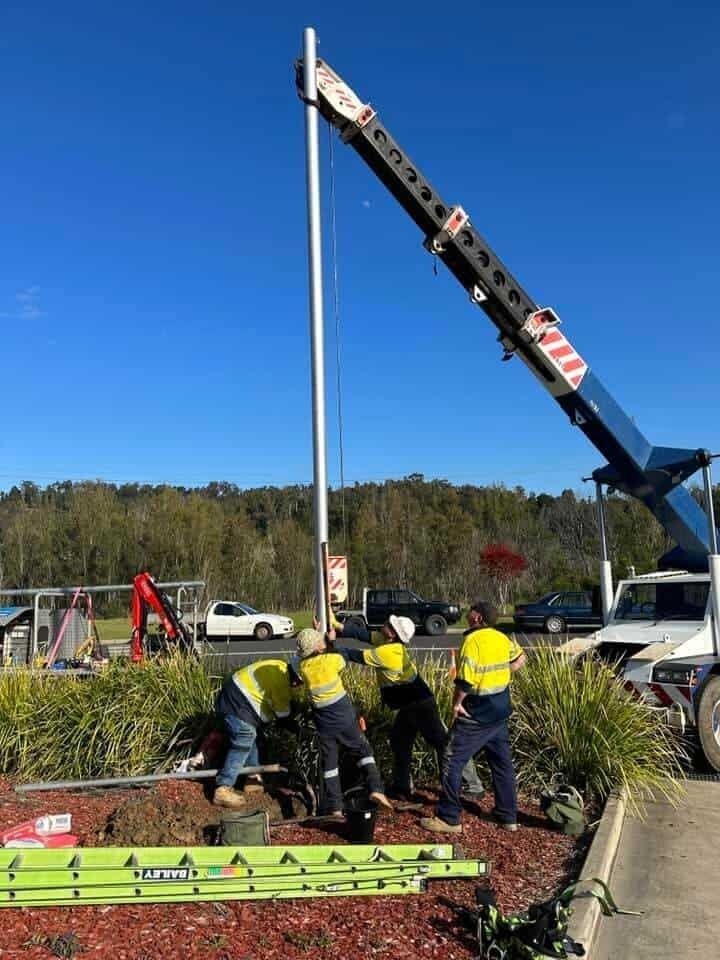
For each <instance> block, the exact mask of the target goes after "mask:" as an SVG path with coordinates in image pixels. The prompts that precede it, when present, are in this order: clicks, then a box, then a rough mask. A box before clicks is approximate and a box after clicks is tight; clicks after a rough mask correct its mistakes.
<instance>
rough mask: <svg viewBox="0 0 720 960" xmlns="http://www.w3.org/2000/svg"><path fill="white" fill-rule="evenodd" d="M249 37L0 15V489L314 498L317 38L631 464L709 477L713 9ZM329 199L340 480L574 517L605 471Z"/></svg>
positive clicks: (308, 16) (421, 22) (523, 9)
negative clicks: (637, 454)
mask: <svg viewBox="0 0 720 960" xmlns="http://www.w3.org/2000/svg"><path fill="white" fill-rule="evenodd" d="M246 6H250V5H245V4H238V3H229V2H212V0H209V2H206V3H204V4H196V3H186V2H182V0H173V2H163V0H154V2H153V3H142V4H141V3H139V2H136V0H129V2H126V3H124V4H122V5H117V4H110V3H107V2H95V3H83V2H74V0H68V2H67V3H65V4H62V5H60V4H57V3H54V2H47V3H39V2H34V0H26V2H25V3H23V4H19V3H6V4H4V5H3V11H2V12H1V13H0V90H1V91H2V94H0V103H2V117H3V134H4V136H3V138H2V139H3V146H2V151H1V152H0V195H1V196H2V198H3V201H2V214H1V215H0V322H1V323H2V327H3V330H4V336H3V339H2V345H3V352H4V364H3V396H4V404H3V409H4V417H3V421H4V422H3V430H2V432H1V433H0V455H1V456H2V463H0V487H8V486H10V485H11V484H12V483H14V482H17V481H19V480H22V479H31V480H35V481H37V482H40V483H45V482H49V481H52V480H55V479H66V478H71V479H80V478H96V477H97V478H104V479H108V480H114V481H128V480H141V481H151V482H162V481H168V482H179V483H187V484H193V483H203V482H206V481H209V480H212V479H225V480H232V481H235V482H237V483H240V484H241V485H243V486H250V485H256V484H264V483H286V482H296V481H308V480H310V479H311V476H312V458H311V435H310V387H309V344H308V333H307V268H306V239H305V238H306V233H305V230H306V226H305V192H304V191H305V181H304V154H303V112H302V107H301V104H300V103H299V101H298V100H297V99H296V97H295V93H294V81H293V76H292V70H291V64H292V61H293V58H294V57H295V56H296V54H297V53H298V52H299V48H300V42H301V32H302V28H303V27H304V26H305V25H306V24H313V25H315V26H316V27H317V29H318V33H319V36H320V53H321V55H322V56H324V57H326V59H327V60H328V61H329V62H330V63H331V64H332V65H333V66H334V67H335V68H336V69H337V70H338V72H339V73H340V74H341V75H342V76H343V77H344V78H345V79H346V80H347V81H348V82H349V83H350V84H351V85H352V86H353V87H354V88H355V89H356V90H357V92H358V93H359V94H360V96H362V97H363V98H364V99H366V100H370V101H371V102H372V103H373V105H374V106H375V107H376V108H377V110H378V112H379V113H380V115H381V117H382V118H383V120H384V122H385V123H386V125H387V126H388V127H389V129H390V130H391V131H392V133H393V135H394V136H395V137H396V138H397V139H398V140H399V142H400V143H401V144H402V145H403V146H404V148H405V149H406V150H407V152H408V153H409V155H410V156H411V157H412V158H413V159H414V160H415V161H416V162H417V163H418V165H419V166H420V167H421V169H422V170H423V172H424V173H425V174H426V175H427V176H428V177H429V179H430V180H431V182H432V183H434V185H435V186H436V188H437V189H438V190H439V191H440V193H441V194H442V195H443V196H444V198H445V199H446V201H449V202H453V203H454V202H459V203H462V204H463V206H464V207H465V208H466V209H467V210H468V211H469V212H470V214H471V216H472V218H473V222H474V223H475V225H476V226H477V227H478V229H479V230H480V231H481V233H483V234H484V235H485V236H486V237H487V238H488V239H489V241H490V242H491V244H492V245H493V246H494V248H495V250H496V251H497V253H498V254H499V255H500V256H501V257H502V258H503V259H504V260H505V262H506V263H507V264H508V266H509V267H510V269H511V270H512V271H513V272H514V274H515V275H516V276H517V277H518V279H519V280H520V282H521V283H522V284H523V285H524V287H525V288H526V289H527V290H528V291H529V292H530V294H531V295H532V296H533V297H534V298H535V299H536V300H537V301H538V302H541V303H543V304H547V305H552V306H554V307H555V309H556V310H557V311H558V313H559V314H560V316H561V317H562V319H563V322H564V330H565V333H566V334H567V335H568V336H569V337H570V339H571V340H572V341H573V343H574V344H575V346H576V347H577V348H578V349H579V350H580V352H581V353H582V354H583V355H584V357H585V358H586V360H587V361H588V362H589V363H590V365H591V367H592V368H593V369H594V371H595V372H596V373H597V374H598V376H599V377H600V378H601V379H602V380H603V382H604V383H605V385H606V386H607V387H608V389H609V390H610V391H611V392H612V394H613V395H614V396H615V398H616V399H617V400H618V401H619V402H620V404H621V405H622V406H623V407H624V408H625V410H626V411H627V412H628V413H629V414H630V415H632V416H634V417H635V419H636V421H637V423H638V425H639V426H640V427H641V429H643V430H644V431H645V433H646V434H647V435H648V436H649V438H650V439H651V440H653V441H655V442H657V443H664V444H669V445H670V444H672V445H680V446H706V447H710V448H712V449H714V450H720V419H719V418H718V416H717V388H716V382H717V366H718V353H719V351H718V346H719V345H720V333H719V332H718V331H719V330H720V325H719V324H718V319H717V317H716V310H715V304H714V302H713V301H712V299H711V291H712V290H714V288H715V286H716V283H717V276H718V262H719V261H720V238H719V237H720V233H719V231H718V228H717V224H718V220H719V215H720V194H719V191H718V180H717V169H718V166H717V165H718V156H719V155H720V124H719V121H720V88H719V86H718V83H717V61H718V55H719V54H720V8H718V7H717V6H716V5H714V6H713V5H711V4H709V3H706V4H697V3H692V2H691V3H685V4H683V5H682V7H681V5H680V4H678V3H669V2H663V0H660V2H658V0H654V2H644V0H643V2H635V3H622V4H619V3H610V4H608V3H603V4H596V3H593V4H577V3H559V4H558V3H556V4H550V5H547V4H541V5H537V4H530V3H522V2H519V0H508V2H506V3H505V4H503V5H497V6H495V7H493V8H492V9H490V10H488V9H487V7H486V5H482V4H473V5H470V4H454V5H449V4H448V5H444V6H443V5H440V6H437V5H433V6H430V5H428V7H427V12H426V13H425V14H423V13H422V9H421V8H417V7H415V8H413V9H414V10H415V13H414V14H412V15H411V14H409V12H408V9H409V8H407V7H406V5H395V6H393V5H391V4H387V3H383V4H380V3H374V2H370V3H363V4H362V7H361V8H357V9H354V8H351V7H349V6H347V5H338V4H330V3H308V4H304V5H300V4H297V3H283V2H279V3H274V4H272V5H270V4H268V5H264V6H263V5H251V11H252V12H247V10H246V9H243V8H244V7H246ZM418 11H419V12H418ZM321 134H322V144H323V177H324V189H325V190H326V191H327V190H328V189H329V180H328V164H327V143H328V141H327V132H326V130H325V129H324V125H323V129H322V130H321ZM335 168H336V181H337V224H338V273H339V281H340V288H339V293H340V303H341V324H342V343H341V345H342V356H343V364H342V373H343V379H344V393H343V400H344V416H345V464H346V479H347V480H348V481H354V480H366V479H382V478H385V477H400V476H403V475H405V474H408V473H411V472H420V473H424V474H425V475H426V476H429V477H432V476H436V477H445V478H447V479H450V480H452V481H458V482H477V483H493V482H503V483H506V484H507V485H509V486H513V485H515V484H522V485H524V486H525V487H527V488H529V489H533V490H548V491H557V490H561V489H563V488H565V487H574V488H577V487H578V486H579V478H580V477H581V476H583V475H586V474H587V473H588V472H589V471H590V470H592V469H593V468H594V467H595V466H597V465H599V463H600V462H601V461H600V457H599V455H598V454H597V453H596V452H595V451H594V449H593V448H592V447H591V445H590V444H589V442H588V441H587V440H586V439H585V438H584V437H583V436H582V435H581V434H579V433H578V432H577V431H574V430H573V429H572V428H571V427H570V426H569V424H568V422H567V420H566V418H565V417H564V415H563V414H562V413H561V412H560V410H559V408H557V407H556V405H555V403H554V401H553V400H552V399H551V398H550V397H549V396H547V395H545V393H544V391H542V389H541V388H540V387H539V385H538V384H537V382H536V381H535V380H534V378H533V377H532V376H531V375H530V374H529V373H528V372H527V370H526V369H525V368H524V367H523V366H522V364H520V363H519V362H517V361H514V362H512V363H509V364H501V363H500V362H499V356H500V351H499V347H498V345H497V344H496V342H495V330H494V327H493V326H492V325H491V324H490V323H489V321H487V320H486V318H485V317H484V315H483V314H482V313H481V312H480V311H478V310H476V309H473V308H472V307H471V306H470V305H469V303H468V301H467V298H466V297H465V295H464V293H463V291H462V290H460V289H459V288H458V287H457V284H456V283H455V281H454V280H453V279H452V278H451V277H450V276H449V275H447V274H446V273H445V272H444V271H443V269H442V268H441V269H440V272H439V275H438V276H437V277H436V276H434V275H433V270H432V262H431V259H430V257H429V256H428V255H427V254H426V253H425V252H424V251H423V250H422V247H421V237H420V235H419V234H418V231H417V230H416V228H415V227H414V226H413V224H412V223H411V222H410V221H409V220H408V219H407V217H406V216H405V214H404V213H403V212H402V211H401V210H400V208H399V207H398V206H397V205H396V203H395V201H394V200H392V198H391V197H390V196H389V195H387V194H386V193H385V192H384V189H383V188H382V187H381V185H380V184H379V183H378V182H377V181H376V180H375V179H374V177H373V175H372V174H371V173H370V172H369V171H368V170H367V169H366V168H365V167H364V165H363V163H362V161H360V160H359V158H358V157H356V156H355V154H354V153H353V151H352V150H350V149H348V148H346V147H343V146H342V145H341V144H339V143H336V146H335ZM326 224H327V221H326ZM325 236H326V239H327V238H328V236H329V232H328V231H327V229H326V232H325ZM327 267H328V268H329V262H328V264H327ZM326 276H327V278H328V279H329V276H330V271H329V269H328V270H327V274H326ZM328 292H329V291H328ZM329 306H330V297H329V296H328V307H329ZM327 324H328V342H327V350H328V388H329V396H328V411H329V414H330V424H329V425H330V436H329V458H330V459H329V466H330V477H331V480H332V481H333V482H337V479H338V453H337V430H336V423H335V419H334V415H333V412H334V376H335V366H334V339H333V337H334V322H333V317H332V312H331V310H330V309H328V312H327Z"/></svg>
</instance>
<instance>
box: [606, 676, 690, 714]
mask: <svg viewBox="0 0 720 960" xmlns="http://www.w3.org/2000/svg"><path fill="white" fill-rule="evenodd" d="M624 686H625V689H626V690H627V691H628V693H631V694H632V695H633V696H634V697H637V699H638V700H640V699H642V700H646V701H647V702H648V703H650V704H651V705H653V706H658V707H672V706H673V705H677V706H679V707H682V710H683V713H685V715H686V716H687V717H688V718H689V719H690V721H691V722H693V723H694V721H695V711H694V708H693V699H692V689H691V688H690V687H689V686H687V685H683V686H676V685H675V684H673V683H637V682H633V681H632V680H626V681H625V685H624Z"/></svg>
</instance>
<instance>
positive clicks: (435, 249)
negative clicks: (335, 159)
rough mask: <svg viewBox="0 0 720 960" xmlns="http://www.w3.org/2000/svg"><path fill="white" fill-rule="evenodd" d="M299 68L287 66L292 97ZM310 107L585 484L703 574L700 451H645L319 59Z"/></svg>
mask: <svg viewBox="0 0 720 960" xmlns="http://www.w3.org/2000/svg"><path fill="white" fill-rule="evenodd" d="M302 69H303V68H302V61H298V62H297V63H296V74H297V82H298V90H299V91H300V95H301V96H302V90H303V83H302ZM317 91H318V99H317V103H316V106H317V107H318V109H319V111H320V113H321V114H322V116H323V117H324V118H325V119H326V120H327V121H328V122H329V123H330V124H332V125H333V126H334V127H336V128H337V129H338V131H339V132H340V136H341V139H342V140H343V142H345V143H348V144H350V146H351V147H352V148H353V149H354V150H355V152H356V153H358V154H359V155H360V157H362V159H363V160H364V161H365V163H366V164H367V165H368V166H369V167H370V169H371V170H372V171H373V173H374V174H375V175H376V176H377V177H378V179H379V180H380V181H381V182H382V183H383V184H384V185H385V187H387V189H388V190H389V191H390V193H391V194H392V195H393V196H394V197H395V199H396V200H397V201H398V203H399V204H400V205H401V206H402V208H403V209H404V210H405V212H406V213H407V214H408V215H409V216H410V217H411V219H412V220H413V221H414V222H415V223H416V224H417V226H418V227H419V228H420V230H421V232H422V233H423V234H424V236H425V240H424V246H425V247H426V249H427V250H429V251H430V253H432V254H433V255H435V256H437V257H439V258H440V259H441V260H442V261H443V263H444V264H445V266H446V267H447V268H448V269H449V270H450V272H451V273H452V274H453V276H454V277H455V278H456V279H457V280H458V282H459V283H460V284H461V285H462V286H463V287H464V289H465V290H466V291H467V292H468V294H469V296H470V299H471V301H472V302H473V303H474V304H476V305H477V306H479V307H480V308H481V309H482V310H483V311H484V312H485V313H486V314H487V316H488V317H489V318H490V320H491V321H492V322H493V323H494V324H495V326H496V327H497V328H498V331H499V333H498V340H499V341H500V344H501V345H502V347H503V350H504V357H503V359H508V358H510V357H511V356H518V357H520V359H521V360H522V361H523V362H524V363H525V365H526V366H527V367H528V368H529V369H530V371H531V372H532V373H533V374H534V375H535V377H537V379H538V380H539V381H540V383H541V384H542V385H543V386H544V387H545V389H546V390H547V391H548V392H549V393H550V394H551V396H552V397H553V398H554V399H555V401H556V402H557V403H558V404H559V405H560V407H561V408H562V409H563V410H564V411H565V413H566V414H567V415H568V417H569V418H570V422H571V423H572V424H573V425H575V426H577V427H579V428H580V430H582V432H583V433H584V434H585V435H586V436H587V438H588V439H589V440H590V442H591V443H592V444H593V445H594V446H595V447H596V449H598V450H599V451H600V453H602V455H603V456H604V457H605V458H606V459H607V464H606V465H605V466H603V467H600V468H599V469H598V470H596V471H595V472H594V473H593V479H595V480H596V481H597V482H599V483H603V484H606V485H608V486H609V487H613V488H615V489H617V490H620V491H622V492H623V493H626V494H628V495H630V496H632V497H635V498H636V499H638V500H640V501H641V502H643V503H644V504H645V505H646V506H647V507H648V509H649V510H650V511H651V512H652V514H653V515H654V516H655V517H656V519H657V520H658V521H659V523H660V524H661V526H662V527H663V528H664V530H666V531H667V533H668V534H669V535H670V536H671V537H672V538H673V540H675V542H676V543H677V545H678V548H679V550H678V551H671V554H669V555H668V557H669V558H672V560H671V562H674V563H675V564H676V565H678V564H679V565H682V566H685V567H686V568H687V569H706V568H707V554H708V551H709V546H710V545H709V528H708V521H707V517H706V515H705V513H704V511H703V509H702V508H701V507H700V505H699V504H698V503H697V502H696V501H695V499H694V498H693V497H692V495H691V493H690V491H689V490H688V489H687V487H685V486H684V481H685V480H687V479H688V478H689V477H690V476H692V475H693V474H694V473H695V472H696V471H697V470H698V469H700V468H701V467H703V466H706V465H707V464H708V463H709V462H710V454H709V453H708V451H706V450H702V449H695V450H693V449H678V448H673V447H660V446H654V445H653V444H651V443H650V441H649V440H647V438H646V437H645V436H644V435H643V434H642V433H641V431H640V430H639V429H638V428H637V427H636V425H635V424H634V422H633V421H632V420H631V419H630V417H628V415H627V414H626V413H625V412H624V411H623V410H622V408H621V407H620V406H619V404H618V403H617V402H616V401H615V400H614V399H613V397H612V396H611V395H610V393H608V391H607V390H606V389H605V387H604V386H603V385H602V383H601V382H600V380H599V379H598V378H597V377H596V376H595V374H594V373H593V371H592V370H591V369H590V367H589V365H588V363H587V362H586V360H585V359H584V358H583V357H582V356H581V355H580V354H579V353H578V351H577V350H576V349H575V348H574V347H573V345H572V343H571V342H570V340H569V339H568V338H567V337H566V336H565V334H564V333H562V332H561V330H560V320H559V318H558V316H557V315H556V313H555V312H554V311H553V310H552V309H550V308H545V307H542V308H541V307H539V306H538V304H537V303H535V302H534V301H533V300H532V298H531V297H530V296H529V294H528V293H527V292H526V291H525V290H524V289H523V288H522V286H521V285H520V284H519V283H518V281H517V280H516V279H515V277H514V276H513V275H512V274H511V273H510V271H509V270H508V268H507V267H506V266H505V264H504V263H503V262H502V261H501V260H500V258H499V257H498V256H497V254H496V253H495V252H494V251H493V250H492V248H491V247H490V245H489V244H488V243H487V241H486V240H485V239H484V238H483V237H482V236H481V235H480V233H478V231H477V230H476V229H475V227H474V225H473V224H472V223H471V221H470V218H469V216H468V214H467V213H466V211H465V210H464V209H463V208H462V207H460V206H450V205H449V204H447V203H446V202H445V201H444V200H443V199H442V197H441V196H440V194H439V193H438V192H437V190H435V188H434V187H433V186H432V184H431V183H430V181H429V180H428V179H427V177H425V175H424V174H423V173H422V172H421V171H420V169H419V167H418V165H417V164H416V163H414V162H413V161H412V160H411V159H410V157H409V156H408V155H407V153H405V151H404V150H403V149H402V148H401V147H400V145H399V144H398V143H397V141H396V140H395V139H394V138H393V137H392V135H391V134H390V133H389V131H388V129H387V128H386V127H385V126H384V125H383V124H382V122H381V121H380V118H379V117H378V115H377V113H376V112H375V110H374V109H373V108H372V107H371V106H370V105H369V104H368V103H365V102H363V101H362V100H361V99H360V98H359V97H358V96H357V94H355V92H354V91H353V90H352V89H351V88H350V87H349V86H348V85H347V84H346V83H345V82H344V81H343V80H342V78H341V77H340V76H339V75H338V74H337V73H336V72H335V71H334V70H333V69H332V68H331V67H330V66H329V65H328V64H327V63H325V62H324V61H322V60H318V61H317Z"/></svg>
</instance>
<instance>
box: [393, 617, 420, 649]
mask: <svg viewBox="0 0 720 960" xmlns="http://www.w3.org/2000/svg"><path fill="white" fill-rule="evenodd" d="M388 623H389V624H390V626H391V627H392V628H393V630H394V631H395V633H396V634H397V636H398V640H400V642H401V643H410V641H411V640H412V638H413V637H414V636H415V624H414V623H413V622H412V620H411V619H410V617H396V616H395V614H394V613H391V614H390V616H389V617H388Z"/></svg>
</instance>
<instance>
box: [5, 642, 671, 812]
mask: <svg viewBox="0 0 720 960" xmlns="http://www.w3.org/2000/svg"><path fill="white" fill-rule="evenodd" d="M421 672H422V674H423V676H424V677H425V679H426V681H427V683H428V685H429V686H430V688H431V689H432V690H433V692H434V693H435V696H436V697H437V700H438V704H439V706H440V712H441V715H442V716H443V717H446V718H447V717H448V716H449V713H450V702H451V698H452V681H451V679H450V676H449V674H448V670H447V667H446V665H445V664H444V663H443V662H441V661H438V660H435V659H433V658H431V657H427V658H426V659H425V660H424V661H423V662H422V663H421ZM221 681H222V678H221V677H220V676H215V675H213V673H212V671H211V670H210V669H209V668H208V667H206V666H205V665H203V664H202V663H201V662H198V661H197V660H195V659H192V658H188V657H184V656H182V655H174V656H172V657H170V658H168V659H165V660H154V661H150V662H149V663H147V664H145V665H143V666H140V667H138V666H135V665H132V664H130V663H128V662H127V661H123V660H116V661H114V662H113V663H111V664H110V666H109V667H108V668H107V669H105V670H103V671H102V672H100V673H98V674H97V676H94V677H92V678H82V677H76V676H62V675H53V676H48V675H42V674H38V673H33V672H31V671H30V670H24V669H17V670H13V671H7V672H3V673H1V674H0V775H4V776H8V777H12V778H13V779H16V780H19V781H26V782H27V781H30V780H70V779H91V778H96V777H112V776H133V775H139V774H145V773H157V772H165V771H168V770H170V769H172V767H173V765H174V764H175V762H176V761H177V760H179V759H182V758H183V757H186V756H188V755H189V754H190V753H191V752H192V750H193V749H194V748H196V747H197V745H198V743H199V742H200V741H201V740H202V738H203V736H204V735H205V734H206V733H207V731H208V730H209V729H210V728H211V727H212V726H213V723H214V715H213V705H214V701H215V696H216V694H217V691H218V690H219V687H220V684H221ZM346 685H347V687H348V691H349V693H350V695H351V696H352V698H353V700H354V701H355V703H356V704H357V705H358V707H359V709H360V711H361V712H362V714H363V716H364V717H365V719H366V722H367V727H368V736H369V738H370V739H371V741H372V743H373V747H374V750H375V755H376V757H377V760H378V763H379V765H380V767H381V770H382V771H383V772H384V773H386V774H389V771H390V764H391V756H390V748H389V743H388V733H389V729H390V726H391V724H392V722H393V713H392V712H391V711H389V710H387V709H386V708H385V707H383V705H382V703H381V701H380V697H379V692H378V687H377V684H376V682H375V680H374V677H373V676H372V673H371V671H369V670H364V669H362V668H359V667H355V666H353V667H351V668H350V669H349V670H348V671H347V672H346ZM513 701H514V706H515V713H514V715H513V719H512V721H511V737H512V741H513V752H514V756H515V759H516V764H517V769H518V776H519V780H520V783H521V786H524V787H525V788H527V789H528V790H533V791H534V790H536V789H537V788H538V787H541V786H543V785H549V784H551V783H553V782H555V783H557V782H563V783H570V784H572V785H573V786H576V787H577V788H578V789H579V790H580V791H581V792H582V793H583V795H584V796H585V797H586V798H592V799H595V800H603V799H605V798H606V797H607V796H608V794H609V793H610V792H611V791H613V790H615V789H618V788H621V787H624V788H626V789H627V791H628V794H629V796H630V799H631V802H639V801H640V800H641V798H642V796H643V795H644V794H645V793H647V792H649V791H654V792H656V793H657V792H660V793H661V794H663V795H664V796H667V797H670V798H673V797H675V796H676V795H677V794H678V792H679V786H678V783H677V780H676V777H677V775H678V774H679V772H680V768H679V760H678V757H679V747H678V744H677V743H676V741H675V738H674V736H673V734H672V733H671V731H670V730H669V728H667V727H666V725H665V724H664V723H663V721H662V718H661V717H660V715H659V713H658V711H656V710H654V709H653V708H652V707H649V706H648V705H647V704H645V703H642V702H639V701H637V700H636V699H633V698H632V697H630V696H629V695H628V694H627V693H626V692H625V690H624V689H623V686H622V683H621V682H620V681H619V680H618V679H617V677H616V676H615V675H614V674H613V672H612V671H611V670H610V669H609V668H608V667H607V666H606V665H605V664H604V663H602V662H601V661H599V660H597V659H595V658H587V659H585V660H583V661H581V662H579V663H578V662H574V661H572V660H570V659H568V658H565V657H563V656H560V655H558V653H557V652H556V651H553V650H552V649H551V648H547V649H545V648H540V649H539V650H537V651H535V654H534V656H533V658H532V659H531V660H530V661H529V662H528V665H527V666H526V667H525V668H524V669H523V670H521V671H520V672H518V673H517V674H516V675H515V677H514V680H513ZM269 746H270V753H271V755H272V759H294V760H295V762H296V764H297V765H298V766H299V767H300V768H301V769H302V770H303V771H304V772H305V773H306V775H308V776H310V777H311V779H314V778H315V777H316V775H317V770H318V758H317V747H316V743H315V737H314V735H313V727H312V722H311V719H310V711H309V707H308V706H307V704H306V703H302V704H301V713H300V735H299V736H298V737H297V738H293V737H291V736H289V735H288V734H287V733H286V732H283V731H280V730H272V731H271V735H270V744H269ZM413 776H414V778H415V780H416V782H417V783H428V782H435V781H436V779H437V767H436V761H435V757H434V755H433V752H432V751H431V750H429V749H428V748H427V746H426V745H425V743H424V741H422V740H421V739H420V738H418V740H417V742H416V745H415V752H414V757H413Z"/></svg>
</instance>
